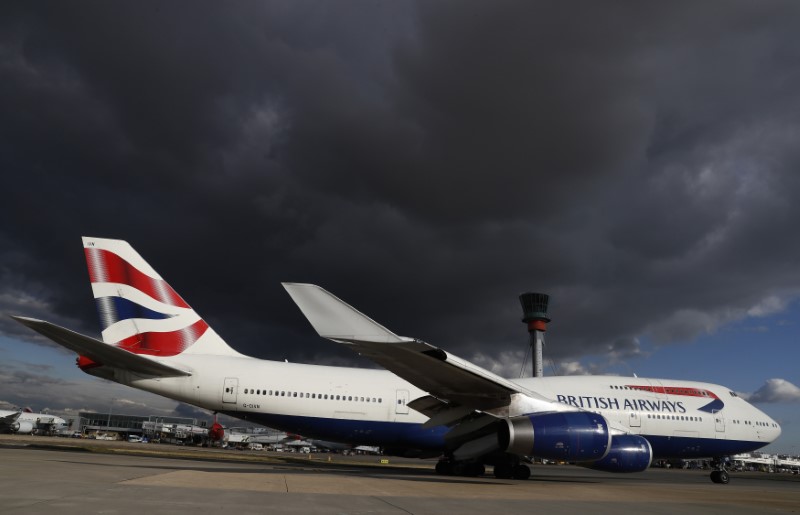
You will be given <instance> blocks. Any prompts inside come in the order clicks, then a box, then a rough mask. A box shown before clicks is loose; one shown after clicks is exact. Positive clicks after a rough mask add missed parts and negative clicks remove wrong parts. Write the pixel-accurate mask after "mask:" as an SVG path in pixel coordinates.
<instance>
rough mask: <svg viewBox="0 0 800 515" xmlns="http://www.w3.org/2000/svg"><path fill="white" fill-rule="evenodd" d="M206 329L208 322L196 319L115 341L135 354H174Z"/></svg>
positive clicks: (190, 343)
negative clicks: (175, 327)
mask: <svg viewBox="0 0 800 515" xmlns="http://www.w3.org/2000/svg"><path fill="white" fill-rule="evenodd" d="M206 330H208V324H206V323H205V322H204V321H203V320H198V321H197V322H195V323H194V324H192V325H190V326H189V327H185V328H183V329H179V330H177V331H170V332H166V333H156V332H149V333H139V334H135V335H133V336H130V337H128V338H125V339H124V340H122V341H119V342H117V343H115V344H114V345H116V346H117V347H120V348H122V349H125V350H127V351H130V352H133V353H135V354H149V355H151V356H162V357H166V356H175V355H177V354H180V353H181V352H183V351H185V350H186V349H187V348H189V346H190V345H192V344H193V343H194V342H196V341H197V340H198V339H199V338H200V337H201V336H203V334H204V333H205V332H206Z"/></svg>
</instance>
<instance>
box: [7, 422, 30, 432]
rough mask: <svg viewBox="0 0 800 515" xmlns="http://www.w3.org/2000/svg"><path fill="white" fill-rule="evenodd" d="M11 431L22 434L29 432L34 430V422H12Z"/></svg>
mask: <svg viewBox="0 0 800 515" xmlns="http://www.w3.org/2000/svg"><path fill="white" fill-rule="evenodd" d="M11 431H13V432H15V433H20V434H28V433H32V432H33V422H29V421H27V420H21V421H17V422H14V423H13V424H11Z"/></svg>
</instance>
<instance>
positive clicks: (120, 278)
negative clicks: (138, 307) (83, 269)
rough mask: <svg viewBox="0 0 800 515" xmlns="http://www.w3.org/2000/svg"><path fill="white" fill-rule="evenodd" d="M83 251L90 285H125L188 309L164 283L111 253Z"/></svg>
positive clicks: (89, 249)
mask: <svg viewBox="0 0 800 515" xmlns="http://www.w3.org/2000/svg"><path fill="white" fill-rule="evenodd" d="M84 251H85V253H86V265H87V266H88V268H89V278H90V280H91V281H92V283H119V284H127V285H128V286H133V287H134V288H136V289H137V290H139V291H141V292H142V293H145V294H147V295H149V296H150V297H152V298H154V299H156V300H157V301H159V302H163V303H164V304H169V305H170V306H177V307H181V308H188V307H189V305H188V304H186V302H185V301H184V300H183V299H182V298H181V296H180V295H178V294H177V293H176V292H175V290H173V289H172V287H171V286H170V285H169V284H167V282H166V281H163V280H161V279H155V278H153V277H150V276H149V275H147V274H145V273H142V272H141V271H139V269H137V268H136V267H134V266H133V265H131V264H130V263H128V262H127V261H125V260H124V259H122V258H121V257H119V256H118V255H116V254H114V253H113V252H109V251H107V250H103V249H97V248H86V249H84Z"/></svg>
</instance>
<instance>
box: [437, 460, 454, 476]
mask: <svg viewBox="0 0 800 515" xmlns="http://www.w3.org/2000/svg"><path fill="white" fill-rule="evenodd" d="M436 473H437V474H439V475H441V476H452V475H453V464H452V463H450V462H449V461H446V460H441V461H439V462H438V463H436Z"/></svg>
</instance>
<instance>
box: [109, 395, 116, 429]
mask: <svg viewBox="0 0 800 515" xmlns="http://www.w3.org/2000/svg"><path fill="white" fill-rule="evenodd" d="M115 400H117V399H116V397H112V398H111V404H109V405H108V420H106V434H108V428H110V427H111V408H112V407H114V401H115Z"/></svg>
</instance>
